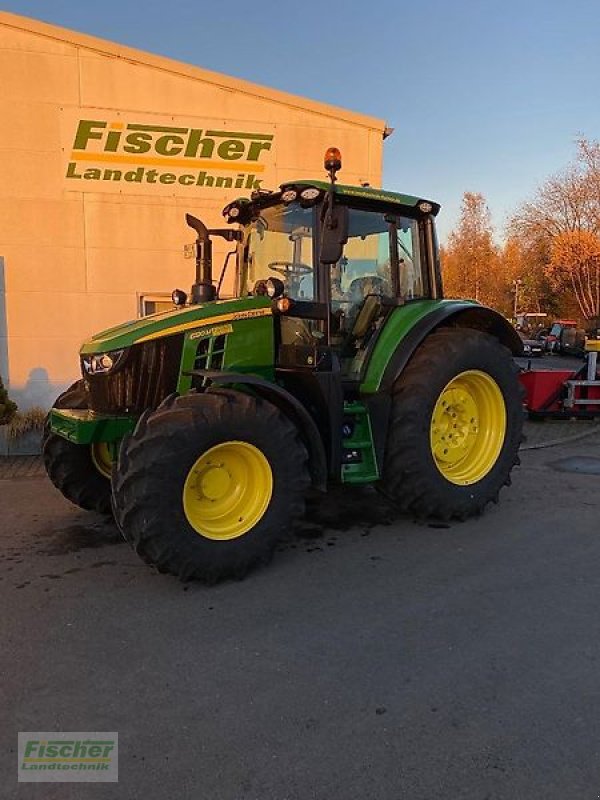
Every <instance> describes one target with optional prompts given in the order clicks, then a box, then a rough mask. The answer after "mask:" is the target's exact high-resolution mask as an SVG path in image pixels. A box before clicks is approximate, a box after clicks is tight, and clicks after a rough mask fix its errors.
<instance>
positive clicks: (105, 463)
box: [42, 380, 113, 515]
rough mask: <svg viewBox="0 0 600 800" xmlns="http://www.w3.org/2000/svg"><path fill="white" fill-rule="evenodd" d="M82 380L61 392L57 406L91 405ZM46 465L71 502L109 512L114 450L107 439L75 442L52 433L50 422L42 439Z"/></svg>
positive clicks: (55, 483)
mask: <svg viewBox="0 0 600 800" xmlns="http://www.w3.org/2000/svg"><path fill="white" fill-rule="evenodd" d="M88 400H89V398H88V393H87V391H86V389H85V385H84V382H83V381H82V380H79V381H76V382H75V383H74V384H72V385H71V386H69V388H68V389H67V390H66V391H64V392H63V393H62V394H61V395H59V396H58V397H57V399H56V401H55V403H54V407H55V408H78V409H82V408H88ZM42 455H43V458H44V466H45V467H46V472H47V473H48V477H49V478H50V480H51V481H52V483H53V484H54V485H55V486H56V488H57V489H58V490H59V491H60V492H61V493H62V494H63V495H64V496H65V497H66V498H67V500H70V501H71V502H72V503H74V504H75V505H76V506H79V508H83V509H85V510H86V511H97V512H98V513H100V514H107V515H110V514H111V513H112V512H111V488H110V476H111V470H112V461H113V458H112V452H111V449H110V446H109V445H108V444H106V443H105V442H95V443H93V444H91V445H81V444H74V443H73V442H69V441H67V439H64V438H63V437H62V436H58V435H57V434H56V433H52V431H51V430H50V427H49V425H48V422H46V425H45V426H44V435H43V439H42Z"/></svg>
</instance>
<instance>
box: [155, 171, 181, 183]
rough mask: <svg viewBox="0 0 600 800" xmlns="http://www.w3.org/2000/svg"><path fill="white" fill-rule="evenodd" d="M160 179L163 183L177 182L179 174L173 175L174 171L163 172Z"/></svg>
mask: <svg viewBox="0 0 600 800" xmlns="http://www.w3.org/2000/svg"><path fill="white" fill-rule="evenodd" d="M159 180H160V182H161V183H175V181H176V180H177V175H173V173H172V172H163V174H162V175H161V176H160V178H159Z"/></svg>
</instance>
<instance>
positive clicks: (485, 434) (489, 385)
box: [380, 328, 523, 520]
mask: <svg viewBox="0 0 600 800" xmlns="http://www.w3.org/2000/svg"><path fill="white" fill-rule="evenodd" d="M516 372H517V371H516V367H515V366H514V363H513V360H512V357H511V354H510V352H509V351H508V349H507V348H505V347H504V346H503V345H501V344H500V343H499V342H498V340H497V339H495V338H494V337H492V336H489V335H488V334H486V333H482V332H480V331H475V330H466V329H456V328H454V329H442V330H440V331H436V332H435V333H433V334H431V335H430V336H429V337H428V338H427V339H426V340H425V342H424V343H423V344H422V345H421V346H420V347H419V348H418V349H417V351H416V352H415V354H414V356H413V357H412V359H411V361H410V362H409V364H408V366H407V367H406V369H405V370H404V372H403V373H402V375H401V376H400V377H399V379H398V380H397V381H396V384H395V386H394V394H393V404H392V414H391V422H390V429H389V433H388V443H387V450H386V457H385V463H384V470H383V476H382V481H381V484H380V488H381V489H382V491H383V492H384V493H385V494H386V495H387V496H388V497H389V498H390V499H392V500H393V501H394V502H395V503H396V504H397V505H398V506H399V508H400V509H401V510H402V511H405V512H407V513H411V514H414V515H415V516H416V517H418V518H433V519H436V518H437V519H443V520H449V519H452V518H456V519H466V518H467V517H470V516H474V515H477V514H480V513H481V512H482V511H483V509H484V508H485V506H486V505H487V504H488V503H489V502H490V501H496V500H497V499H498V494H499V492H500V489H501V488H502V487H503V486H504V485H505V484H508V483H509V482H510V473H511V470H512V468H513V467H514V466H515V464H517V463H518V461H519V459H518V449H519V445H520V443H521V439H522V429H523V407H522V401H521V391H520V387H519V383H518V380H517V374H516Z"/></svg>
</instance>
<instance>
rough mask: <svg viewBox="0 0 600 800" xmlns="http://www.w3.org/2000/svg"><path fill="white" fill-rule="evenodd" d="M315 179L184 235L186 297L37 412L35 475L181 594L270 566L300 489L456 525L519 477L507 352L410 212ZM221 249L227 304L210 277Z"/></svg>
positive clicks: (514, 350) (93, 343)
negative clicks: (361, 489)
mask: <svg viewBox="0 0 600 800" xmlns="http://www.w3.org/2000/svg"><path fill="white" fill-rule="evenodd" d="M340 168H341V156H340V153H339V151H338V150H337V149H336V148H330V149H329V150H328V151H327V154H326V157H325V169H326V171H327V173H328V176H329V179H328V180H326V181H320V180H297V181H288V182H286V183H285V184H283V185H281V186H280V188H279V189H278V190H276V191H268V192H267V191H262V190H261V191H257V192H254V193H253V194H252V196H251V197H250V198H242V199H239V200H236V201H234V202H231V203H229V204H228V205H227V206H226V207H225V209H224V211H223V215H224V218H225V221H226V222H227V223H228V226H227V227H224V228H216V229H209V228H207V226H206V225H205V224H204V223H203V222H202V221H201V220H199V219H196V218H195V217H192V216H190V215H188V216H187V222H188V224H189V225H190V226H191V227H192V228H193V229H194V230H195V232H196V235H197V240H196V244H195V256H196V279H195V282H194V284H193V286H192V289H191V292H190V295H189V298H188V295H187V294H186V293H185V292H183V291H181V290H175V291H174V292H173V302H174V304H175V308H174V309H173V310H172V311H168V312H163V313H160V314H156V315H153V316H150V317H146V318H142V319H136V320H134V321H131V322H127V323H125V324H123V325H119V326H117V327H115V328H111V329H110V330H106V331H103V332H101V333H98V334H97V335H95V336H93V337H92V338H91V339H89V341H87V342H85V343H84V344H83V346H82V348H81V352H80V358H81V371H82V378H81V380H79V381H77V383H75V384H74V385H73V386H71V387H70V388H69V389H68V390H67V391H66V392H64V393H63V394H62V395H61V396H60V397H59V398H58V399H57V400H56V402H55V405H54V407H53V408H52V409H51V411H50V414H49V418H48V423H47V427H46V432H45V438H44V443H43V453H44V460H45V465H46V469H47V472H48V475H49V476H50V479H51V480H52V481H53V483H54V484H55V486H57V487H58V489H59V490H60V491H61V492H62V493H63V494H64V495H65V497H67V498H68V499H69V500H71V501H72V502H74V503H75V504H77V505H78V506H80V507H82V508H85V509H91V510H96V511H100V512H106V513H113V514H114V518H115V520H116V522H117V525H118V526H119V528H120V530H121V532H122V534H123V536H124V538H125V539H126V540H127V541H128V542H129V543H130V544H131V545H132V547H133V548H134V549H135V551H136V552H137V553H138V554H139V555H140V556H141V557H142V558H143V559H145V560H146V561H147V562H148V563H151V564H153V565H155V566H156V567H157V568H158V569H159V570H161V571H164V572H170V573H173V574H176V575H179V576H180V577H181V578H182V579H191V578H198V579H200V580H203V581H205V582H209V583H210V582H214V581H217V580H220V579H223V578H229V577H241V576H243V575H244V574H245V573H246V572H247V571H248V570H249V569H251V568H253V567H254V566H256V565H258V564H260V563H262V562H266V561H268V559H269V558H270V556H271V554H272V553H273V551H274V549H275V547H276V545H277V543H278V542H279V541H280V540H281V539H282V537H285V536H286V535H287V534H288V531H289V530H290V529H291V527H292V525H293V523H294V521H295V520H296V519H297V518H298V517H299V516H300V515H301V514H302V513H303V508H304V498H305V495H306V492H307V490H308V489H309V488H310V487H312V489H313V490H320V491H326V490H327V488H328V487H329V486H331V485H333V484H336V483H343V484H351V485H355V484H372V485H374V486H375V487H376V488H377V489H378V490H379V491H380V492H382V493H383V494H384V495H386V496H387V497H388V498H389V499H391V500H392V501H393V503H394V504H395V505H396V506H397V508H398V509H399V510H400V511H401V512H403V513H405V514H408V515H411V516H412V517H414V518H420V519H425V518H430V519H438V520H450V519H459V520H462V519H466V518H467V517H471V516H474V515H478V514H480V513H481V512H482V511H483V510H484V509H485V507H486V506H487V504H488V503H490V502H491V501H497V499H498V495H499V492H500V490H501V489H502V487H503V486H504V485H505V484H507V483H509V482H510V473H511V470H512V469H513V467H514V465H515V464H516V463H518V449H519V444H520V442H521V438H522V435H521V434H522V424H523V408H522V400H521V390H520V387H519V382H518V378H517V370H516V367H515V366H514V362H513V358H512V357H513V355H519V354H520V353H521V351H522V346H521V341H520V339H519V336H518V335H517V333H516V332H515V331H514V329H513V328H512V327H511V326H510V324H509V323H508V322H507V321H506V320H505V319H504V318H503V317H502V316H500V315H499V314H498V313H496V312H495V311H493V310H491V309H489V308H486V307H484V306H481V305H479V304H477V303H475V302H473V301H466V300H465V301H460V300H445V299H444V296H443V288H442V278H441V272H440V265H439V255H438V245H437V239H436V232H435V217H436V215H437V213H438V211H439V205H438V204H436V203H434V202H432V201H430V200H426V199H424V198H421V197H416V196H411V195H406V194H400V193H396V192H389V191H384V190H380V189H376V188H368V187H362V186H345V185H341V184H339V183H338V181H337V173H338V171H339V170H340ZM215 237H220V238H222V239H225V240H226V241H228V242H230V243H231V244H232V247H233V248H234V250H232V256H233V258H232V259H229V263H230V264H231V263H234V264H235V292H234V294H235V296H234V297H233V298H229V299H223V298H221V297H220V296H219V295H220V288H221V285H222V278H223V271H224V269H225V268H226V266H227V262H226V264H225V266H224V267H223V270H221V273H220V278H219V279H218V280H216V279H215V278H214V277H213V268H212V243H213V241H214V239H215Z"/></svg>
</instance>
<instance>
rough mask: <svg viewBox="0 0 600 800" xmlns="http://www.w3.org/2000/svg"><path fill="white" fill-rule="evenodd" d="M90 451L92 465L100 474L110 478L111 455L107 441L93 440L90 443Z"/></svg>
mask: <svg viewBox="0 0 600 800" xmlns="http://www.w3.org/2000/svg"><path fill="white" fill-rule="evenodd" d="M90 452H91V455H92V461H93V462H94V466H95V467H96V469H97V470H98V472H99V473H100V474H101V475H104V477H105V478H108V479H109V480H110V477H111V475H112V465H113V457H112V453H111V451H110V446H109V445H108V443H107V442H94V443H93V444H91V445H90Z"/></svg>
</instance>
